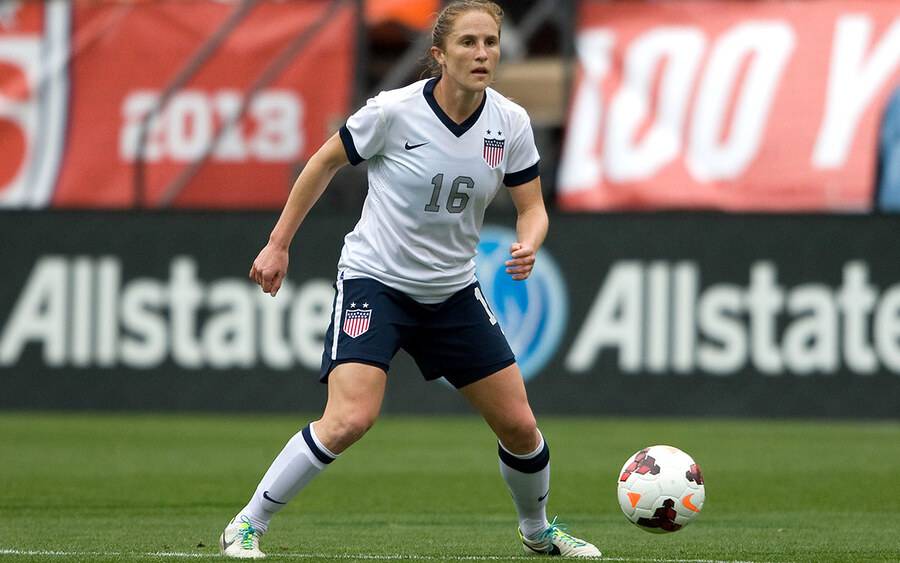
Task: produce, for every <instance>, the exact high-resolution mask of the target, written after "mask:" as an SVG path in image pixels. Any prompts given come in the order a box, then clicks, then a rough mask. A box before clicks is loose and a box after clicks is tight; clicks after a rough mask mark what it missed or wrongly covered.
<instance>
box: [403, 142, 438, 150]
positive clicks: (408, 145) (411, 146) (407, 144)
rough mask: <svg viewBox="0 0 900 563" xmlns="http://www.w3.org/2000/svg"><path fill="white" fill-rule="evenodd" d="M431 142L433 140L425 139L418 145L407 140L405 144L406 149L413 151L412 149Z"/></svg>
mask: <svg viewBox="0 0 900 563" xmlns="http://www.w3.org/2000/svg"><path fill="white" fill-rule="evenodd" d="M430 142H431V141H425V142H424V143H419V144H418V145H410V144H409V141H406V144H405V145H403V146H404V147H405V148H406V150H408V151H411V150H413V149H417V148H419V147H424V146H425V145H427V144H428V143H430Z"/></svg>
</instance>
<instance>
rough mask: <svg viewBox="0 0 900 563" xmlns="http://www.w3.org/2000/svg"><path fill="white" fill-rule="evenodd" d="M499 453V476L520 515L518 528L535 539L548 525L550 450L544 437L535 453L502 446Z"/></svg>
mask: <svg viewBox="0 0 900 563" xmlns="http://www.w3.org/2000/svg"><path fill="white" fill-rule="evenodd" d="M498 453H499V456H500V474H501V475H502V476H503V480H504V481H506V485H507V487H509V492H510V494H511V495H512V499H513V503H514V504H515V505H516V512H518V515H519V529H520V530H521V531H522V534H523V535H524V536H525V537H534V536H536V535H538V534H540V533H542V532H543V531H544V530H546V529H547V526H548V525H549V523H548V522H547V509H546V507H547V498H548V497H549V495H550V448H549V447H548V446H547V444H546V442H544V437H543V436H541V440H540V443H539V444H538V447H537V448H536V449H535V450H534V451H533V452H529V453H527V454H521V455H517V454H514V453H512V452H510V451H509V450H507V449H506V448H505V447H504V446H503V444H502V443H501V444H499V448H498Z"/></svg>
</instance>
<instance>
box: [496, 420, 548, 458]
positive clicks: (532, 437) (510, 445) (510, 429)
mask: <svg viewBox="0 0 900 563" xmlns="http://www.w3.org/2000/svg"><path fill="white" fill-rule="evenodd" d="M497 434H498V436H497V437H498V438H499V439H500V443H502V444H503V447H505V448H506V449H507V450H509V451H511V452H512V453H515V454H525V453H529V452H532V451H534V449H535V448H537V446H538V444H539V443H540V441H541V439H540V433H539V432H538V429H537V421H535V419H534V415H532V414H531V413H530V412H529V413H528V414H523V415H520V416H518V417H514V418H509V419H508V420H507V421H506V422H505V423H504V424H503V425H502V427H501V428H499V429H498V432H497Z"/></svg>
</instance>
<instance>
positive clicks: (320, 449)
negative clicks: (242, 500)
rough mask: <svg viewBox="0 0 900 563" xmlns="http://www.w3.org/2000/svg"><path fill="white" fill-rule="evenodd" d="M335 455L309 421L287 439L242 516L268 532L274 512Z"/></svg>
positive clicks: (260, 530)
mask: <svg viewBox="0 0 900 563" xmlns="http://www.w3.org/2000/svg"><path fill="white" fill-rule="evenodd" d="M335 458H337V455H336V454H334V453H332V452H331V451H329V450H328V448H326V447H325V446H324V445H322V443H321V442H320V441H319V439H318V437H317V436H316V433H315V429H314V426H313V424H309V425H307V426H306V427H305V428H303V430H301V431H300V432H297V433H296V434H295V435H294V436H293V437H292V438H291V439H290V440H288V443H287V444H286V445H285V446H284V449H282V450H281V452H280V453H279V454H278V456H277V457H276V458H275V461H273V462H272V465H271V466H269V469H268V471H266V474H265V475H264V476H263V478H262V480H261V481H260V482H259V485H258V486H257V487H256V491H255V492H254V493H253V497H252V498H251V499H250V502H249V503H247V506H245V507H244V509H243V510H241V512H240V513H239V516H247V517H248V518H249V519H250V521H251V522H252V523H253V526H254V527H255V528H256V529H257V530H259V532H260V533H261V534H262V533H265V532H266V530H267V529H268V527H269V521H270V520H271V519H272V516H274V515H275V513H276V512H278V511H279V510H281V509H282V508H284V507H285V506H286V505H287V503H288V502H290V500H291V499H293V498H294V497H295V496H297V493H299V492H300V491H301V490H302V489H303V488H304V487H305V486H306V485H307V484H309V482H310V481H312V479H313V478H314V477H315V476H316V475H318V474H319V473H320V472H321V471H322V470H323V469H324V468H325V467H327V466H328V464H329V463H331V462H332V461H334V460H335Z"/></svg>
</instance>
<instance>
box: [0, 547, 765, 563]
mask: <svg viewBox="0 0 900 563" xmlns="http://www.w3.org/2000/svg"><path fill="white" fill-rule="evenodd" d="M0 555H19V556H23V557H25V556H31V557H33V556H40V557H45V556H46V557H135V558H146V559H212V558H221V555H219V554H218V553H187V552H179V551H154V552H145V553H139V552H127V551H62V550H55V549H0ZM270 556H271V557H278V558H282V557H283V558H290V559H332V560H372V561H531V562H532V563H534V557H531V556H528V555H524V556H514V555H513V556H509V557H506V556H502V555H401V554H395V555H382V554H378V555H376V554H367V553H356V554H346V553H345V554H335V553H271V554H270ZM602 560H603V561H635V562H638V563H755V562H753V561H738V560H727V561H726V560H720V559H651V558H631V557H604V558H603V559H602Z"/></svg>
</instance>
